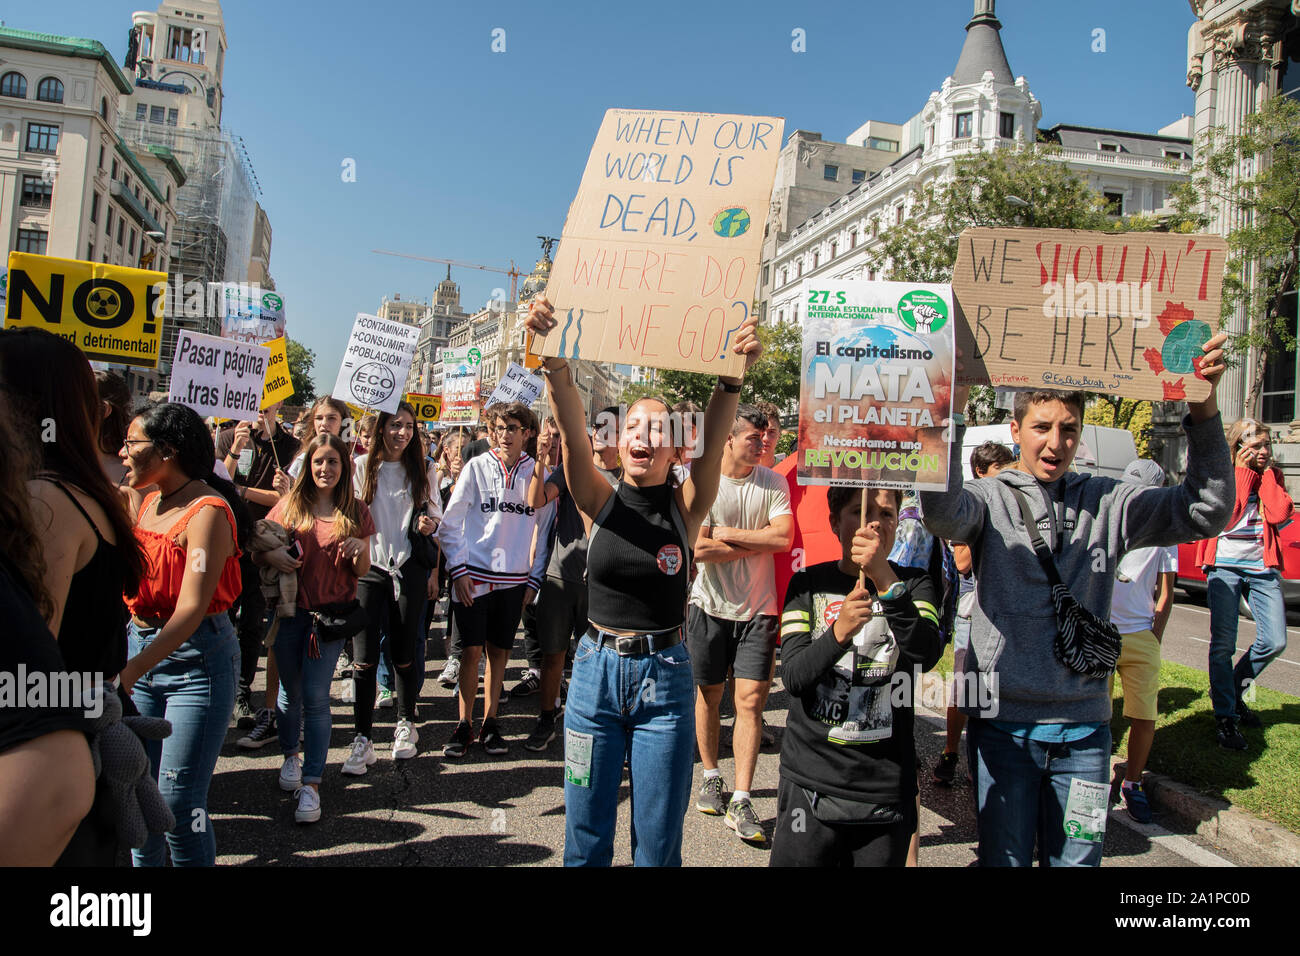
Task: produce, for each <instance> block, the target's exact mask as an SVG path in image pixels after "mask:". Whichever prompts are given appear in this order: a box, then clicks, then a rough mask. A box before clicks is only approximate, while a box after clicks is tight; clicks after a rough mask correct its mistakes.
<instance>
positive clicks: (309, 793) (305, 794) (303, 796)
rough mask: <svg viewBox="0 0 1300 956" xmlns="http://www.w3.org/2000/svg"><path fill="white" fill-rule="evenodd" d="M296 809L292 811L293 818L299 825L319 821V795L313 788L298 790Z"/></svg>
mask: <svg viewBox="0 0 1300 956" xmlns="http://www.w3.org/2000/svg"><path fill="white" fill-rule="evenodd" d="M296 796H297V797H298V809H297V810H295V811H293V818H294V819H295V820H297V821H298V822H299V823H315V822H316V821H317V820H319V819H320V794H319V793H317V792H316V788H315V787H300V788H298V793H297V794H296Z"/></svg>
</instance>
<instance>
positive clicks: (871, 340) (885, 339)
mask: <svg viewBox="0 0 1300 956" xmlns="http://www.w3.org/2000/svg"><path fill="white" fill-rule="evenodd" d="M803 300H804V302H805V304H806V309H807V314H806V317H805V319H804V322H803V370H804V374H803V383H802V386H801V387H800V390H799V452H798V455H799V462H798V477H799V484H801V485H850V486H858V487H870V488H904V489H910V488H915V489H917V490H920V491H944V490H946V489H947V487H948V442H947V440H946V439H945V436H944V432H945V430H946V429H945V428H944V427H943V424H942V423H943V421H944V419H946V418H948V416H949V415H950V413H951V410H952V380H953V358H954V352H953V325H954V322H953V320H952V317H953V304H952V292H951V289H950V288H949V287H948V286H946V285H926V284H922V283H912V282H868V281H865V280H832V279H826V280H812V281H808V282H805V283H804V285H803Z"/></svg>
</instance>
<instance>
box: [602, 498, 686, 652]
mask: <svg viewBox="0 0 1300 956" xmlns="http://www.w3.org/2000/svg"><path fill="white" fill-rule="evenodd" d="M690 558H691V553H690V547H689V546H688V544H687V541H686V524H685V522H684V521H683V520H682V516H681V513H680V511H679V510H678V508H677V496H676V489H675V488H673V486H672V485H668V484H663V485H654V486H652V487H649V488H637V487H635V486H633V485H629V484H628V483H627V482H619V483H618V485H617V486H615V488H614V493H613V494H612V495H610V496H609V501H607V502H606V503H605V506H604V507H603V508H601V510H600V513H599V514H597V515H596V518H595V520H594V521H593V522H592V525H591V536H590V538H589V539H588V542H587V589H588V590H587V614H588V617H589V618H590V619H591V622H592V623H593V624H595V625H596V626H597V627H601V626H604V627H612V628H617V629H618V630H620V631H637V632H652V631H666V630H670V629H672V628H674V627H680V626H681V625H682V624H683V623H684V622H685V620H686V597H687V592H688V590H689V587H690Z"/></svg>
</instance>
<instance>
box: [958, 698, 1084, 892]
mask: <svg viewBox="0 0 1300 956" xmlns="http://www.w3.org/2000/svg"><path fill="white" fill-rule="evenodd" d="M966 728H967V729H966V743H967V746H968V747H969V748H970V749H969V751H968V755H967V756H968V762H969V763H970V768H971V774H972V775H973V776H974V777H975V793H976V801H977V803H976V823H977V829H978V831H979V864H980V866H1030V865H1031V864H1032V863H1033V860H1034V839H1035V837H1037V840H1038V854H1039V860H1040V865H1042V866H1100V865H1101V847H1102V845H1101V844H1100V843H1093V842H1091V841H1089V840H1080V839H1076V838H1074V837H1069V836H1066V834H1065V803H1066V799H1067V798H1068V797H1069V795H1070V780H1071V779H1072V778H1074V777H1079V778H1081V779H1083V780H1089V781H1092V782H1094V783H1101V784H1106V783H1109V782H1110V726H1109V725H1108V724H1107V725H1104V726H1102V727H1100V728H1099V729H1098V730H1097V731H1095V732H1094V733H1093V734H1091V735H1090V736H1088V737H1084V738H1083V739H1082V740H1075V741H1072V742H1070V743H1044V742H1041V741H1037V740H1029V739H1027V738H1024V737H1017V736H1015V735H1013V734H1009V733H1007V732H1006V731H1004V730H999V729H998V728H996V727H993V726H991V725H990V723H989V721H987V720H981V719H980V718H978V717H972V718H971V719H970V722H969V723H968V724H967V725H966Z"/></svg>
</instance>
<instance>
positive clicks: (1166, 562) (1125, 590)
mask: <svg viewBox="0 0 1300 956" xmlns="http://www.w3.org/2000/svg"><path fill="white" fill-rule="evenodd" d="M1166 571H1173V572H1175V573H1177V571H1178V548H1177V547H1176V546H1171V547H1168V548H1138V549H1137V550H1136V551H1130V552H1128V553H1127V554H1125V555H1124V557H1122V558H1120V561H1119V567H1117V568H1116V569H1115V592H1114V594H1113V596H1112V597H1111V599H1110V621H1111V623H1112V624H1114V625H1115V626H1116V627H1117V628H1119V632H1120V633H1121V634H1136V633H1137V632H1138V631H1149V630H1151V626H1152V625H1153V624H1154V623H1155V620H1156V580H1157V578H1158V576H1159V575H1161V574H1163V573H1164V572H1166Z"/></svg>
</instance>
